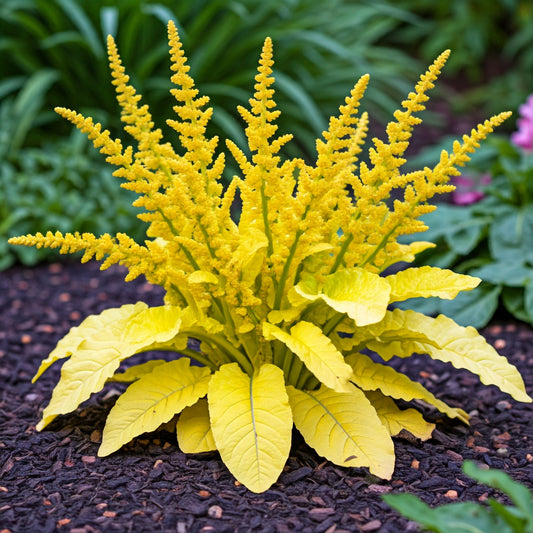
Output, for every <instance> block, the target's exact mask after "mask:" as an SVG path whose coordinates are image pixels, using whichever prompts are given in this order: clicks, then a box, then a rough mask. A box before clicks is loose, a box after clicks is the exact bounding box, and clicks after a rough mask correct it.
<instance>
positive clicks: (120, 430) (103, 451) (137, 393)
mask: <svg viewBox="0 0 533 533" xmlns="http://www.w3.org/2000/svg"><path fill="white" fill-rule="evenodd" d="M210 379H211V372H210V370H209V369H208V368H205V367H198V366H191V364H190V359H188V358H186V357H183V358H181V359H178V360H176V361H171V362H169V363H165V364H163V365H159V366H157V367H156V368H154V370H153V371H152V372H150V373H149V374H145V375H144V376H143V377H142V378H140V379H139V380H138V381H135V382H134V383H132V384H131V385H130V386H129V387H128V388H127V389H126V392H124V394H122V396H120V397H119V399H118V400H117V403H116V404H115V405H114V407H113V408H112V409H111V411H110V413H109V416H108V417H107V421H106V425H105V427H104V431H103V434H102V444H101V445H100V449H99V450H98V455H99V456H100V457H104V456H106V455H109V454H110V453H113V452H114V451H116V450H118V449H119V448H120V447H121V446H122V445H123V444H126V443H127V442H129V441H131V440H132V439H133V438H135V437H137V436H138V435H141V434H142V433H147V432H150V431H154V430H155V429H157V428H158V427H159V426H160V425H161V424H164V423H165V422H168V421H169V420H170V419H171V418H172V417H173V416H174V415H176V414H178V413H180V412H181V411H182V410H183V409H184V408H185V407H187V406H190V405H194V404H195V403H196V402H197V401H198V399H199V398H201V397H202V396H205V395H206V394H207V387H208V384H209V380H210Z"/></svg>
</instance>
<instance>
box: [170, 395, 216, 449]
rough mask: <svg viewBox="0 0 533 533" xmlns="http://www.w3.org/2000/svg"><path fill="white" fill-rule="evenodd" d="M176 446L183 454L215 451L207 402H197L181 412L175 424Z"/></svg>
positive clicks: (202, 400) (203, 400)
mask: <svg viewBox="0 0 533 533" xmlns="http://www.w3.org/2000/svg"><path fill="white" fill-rule="evenodd" d="M176 433H177V436H178V444H179V446H180V449H181V451H182V452H184V453H201V452H210V451H213V450H216V449H217V447H216V444H215V439H214V438H213V432H212V431H211V422H210V421H209V408H208V406H207V400H205V399H201V400H198V401H197V402H196V403H195V404H194V405H191V406H190V407H186V408H185V409H183V411H182V412H181V415H180V417H179V420H178V423H177V424H176Z"/></svg>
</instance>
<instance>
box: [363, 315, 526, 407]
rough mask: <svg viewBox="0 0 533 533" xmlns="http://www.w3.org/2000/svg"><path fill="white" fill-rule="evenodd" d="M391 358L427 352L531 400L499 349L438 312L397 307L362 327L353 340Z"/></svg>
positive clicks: (519, 376) (508, 392)
mask: <svg viewBox="0 0 533 533" xmlns="http://www.w3.org/2000/svg"><path fill="white" fill-rule="evenodd" d="M355 337H357V341H359V342H362V343H363V344H365V345H366V346H367V347H368V348H369V349H370V350H373V351H375V352H377V353H378V354H379V355H380V356H381V357H383V358H384V359H386V360H388V359H390V358H391V357H393V356H394V355H397V356H398V357H409V356H410V355H412V354H414V353H422V354H423V353H427V354H429V355H430V356H431V357H432V358H434V359H439V360H440V361H444V362H446V363H451V364H452V365H453V366H454V367H455V368H465V369H466V370H469V371H470V372H473V373H474V374H477V375H478V376H479V378H480V380H481V382H482V383H484V384H485V385H496V386H497V387H498V388H499V389H500V390H502V391H503V392H506V393H507V394H510V395H511V396H512V397H513V398H514V399H515V400H518V401H521V402H531V401H532V399H531V398H530V397H529V395H528V394H527V393H526V390H525V387H524V381H523V380H522V376H521V375H520V373H519V372H518V370H517V369H516V368H515V367H514V366H513V365H511V364H510V363H509V362H508V361H507V359H506V358H505V357H503V356H501V355H499V354H498V352H496V350H495V349H494V348H493V347H492V346H491V345H490V344H488V343H487V341H486V340H485V339H484V338H483V337H482V336H481V335H480V334H479V333H478V332H477V331H476V330H475V329H474V328H473V327H470V326H468V327H466V328H465V327H462V326H459V325H458V324H456V323H455V322H454V321H453V320H452V319H450V318H448V317H446V316H444V315H439V316H438V317H437V318H431V317H428V316H425V315H423V314H421V313H417V312H415V311H402V310H401V309H395V310H394V311H392V312H387V315H386V316H385V319H384V320H383V321H382V322H380V323H379V324H373V325H371V326H367V327H366V328H359V329H358V330H356V332H355V333H354V340H355Z"/></svg>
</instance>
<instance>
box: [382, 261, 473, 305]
mask: <svg viewBox="0 0 533 533" xmlns="http://www.w3.org/2000/svg"><path fill="white" fill-rule="evenodd" d="M385 279H386V280H387V282H388V283H389V284H390V286H391V295H390V303H392V302H401V301H403V300H407V299H408V298H429V297H431V296H436V297H438V298H443V299H445V300H453V299H454V298H455V297H456V296H457V294H459V292H460V291H469V290H472V289H474V288H475V287H477V286H478V285H479V283H480V282H481V280H480V279H479V278H475V277H473V276H465V275H463V274H456V273H455V272H453V271H452V270H447V269H442V268H436V267H430V266H423V267H420V268H407V269H405V270H402V271H400V272H398V273H397V274H393V275H391V276H387V277H386V278H385Z"/></svg>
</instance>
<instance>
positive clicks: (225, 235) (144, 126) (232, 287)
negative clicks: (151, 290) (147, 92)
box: [10, 22, 508, 334]
mask: <svg viewBox="0 0 533 533" xmlns="http://www.w3.org/2000/svg"><path fill="white" fill-rule="evenodd" d="M168 30H169V45H170V57H171V69H172V71H173V75H172V77H171V80H172V82H173V84H174V85H175V88H173V89H172V90H171V93H172V95H173V96H174V98H175V100H176V105H175V106H174V108H173V109H174V111H175V112H176V115H177V118H176V119H173V120H168V121H167V123H168V125H169V126H171V127H172V128H173V129H174V130H175V131H176V132H177V133H178V136H179V140H180V144H181V147H182V148H183V150H180V151H175V150H174V148H173V147H172V146H171V144H170V143H168V142H164V141H163V135H162V132H161V130H160V129H156V128H154V123H153V121H152V117H151V115H150V113H149V110H148V107H147V106H146V105H140V100H141V96H140V95H138V94H137V93H136V91H135V89H134V88H133V87H132V86H131V85H129V77H128V76H127V74H125V70H124V67H123V66H122V63H121V61H120V57H119V54H118V51H117V48H116V45H115V42H114V41H113V39H112V38H111V37H109V40H108V50H109V61H110V66H111V71H112V76H113V85H114V86H115V89H116V94H117V99H118V102H119V104H120V106H121V119H122V121H123V122H124V124H125V126H124V128H125V131H126V132H128V133H129V134H130V135H131V136H132V137H133V139H134V141H135V148H134V147H132V146H128V147H124V146H123V145H122V142H121V141H120V140H119V139H112V138H111V136H110V134H109V131H107V130H103V131H102V127H101V125H100V124H95V123H94V122H93V121H92V119H91V118H84V117H83V116H82V115H80V114H78V113H75V112H74V111H71V110H68V109H64V108H57V109H56V111H57V112H58V113H59V114H60V115H62V116H64V117H65V118H67V119H68V120H69V121H71V122H72V123H73V124H75V125H76V126H77V127H78V128H79V129H80V130H82V131H84V132H85V133H87V134H88V136H89V138H91V139H92V140H93V143H94V145H95V146H96V147H97V148H99V149H100V151H101V152H102V153H103V154H105V155H106V160H107V161H108V162H109V163H112V164H113V165H116V166H117V167H118V169H117V170H116V171H115V175H116V176H117V177H119V178H123V179H124V180H125V181H124V182H123V183H122V186H123V187H124V188H126V189H130V190H132V191H134V192H136V193H137V194H138V199H137V200H136V201H135V202H134V205H136V206H138V207H140V208H142V210H143V211H142V212H141V213H140V214H139V215H138V216H139V218H140V219H141V220H143V221H145V222H147V223H149V227H148V230H147V235H148V240H146V241H145V243H144V245H141V244H137V243H135V242H134V241H133V240H132V239H130V238H129V237H128V236H127V235H123V234H118V235H117V236H116V237H114V238H112V237H110V236H109V235H103V236H101V237H98V238H97V237H95V236H94V235H92V234H82V235H80V234H78V233H75V234H71V233H68V234H66V235H62V234H61V233H59V232H57V233H54V234H53V233H51V232H48V233H47V234H46V235H42V234H40V233H38V234H36V235H35V236H31V235H28V236H25V237H18V238H14V239H11V241H10V242H11V243H13V244H24V245H35V246H38V247H41V246H47V247H52V248H59V251H60V252H61V253H72V252H76V251H80V250H83V251H84V256H83V261H87V260H89V259H91V258H93V257H94V258H96V259H98V260H100V259H103V258H106V259H105V261H104V263H103V265H102V268H107V267H109V266H110V265H112V264H115V263H119V264H122V265H125V266H126V267H127V268H128V269H129V274H128V277H127V279H128V280H129V279H133V278H135V277H136V276H138V275H140V274H144V275H145V276H146V278H147V280H148V281H149V282H151V283H155V284H159V285H161V286H163V287H164V288H165V289H166V291H167V302H168V303H172V304H176V305H193V306H194V307H195V308H197V309H200V310H206V309H209V312H210V313H211V315H212V316H213V317H215V318H217V319H219V320H220V321H221V322H223V323H225V324H230V325H231V327H229V330H230V331H231V332H235V331H237V332H240V333H243V334H245V333H246V332H248V331H250V330H251V329H253V328H254V327H259V326H260V324H261V322H262V321H263V320H264V319H265V317H266V316H267V314H268V312H269V311H271V310H283V309H285V308H286V307H287V301H288V300H287V298H288V294H289V291H290V290H291V288H292V287H293V286H294V285H295V284H296V283H297V281H298V276H301V275H305V272H308V271H309V272H310V271H312V272H313V273H314V275H315V276H318V279H319V281H320V277H321V276H325V275H327V274H331V273H333V272H335V271H336V270H338V269H340V268H344V267H354V266H359V267H363V268H365V269H367V270H369V271H372V272H378V273H379V272H382V271H383V270H384V269H385V268H386V267H387V266H389V265H390V264H393V263H395V262H397V261H400V260H412V258H413V257H414V254H415V253H417V252H418V251H420V250H421V249H423V248H424V245H423V244H421V243H415V244H414V245H411V246H410V247H408V246H404V245H401V244H399V243H398V242H397V239H398V237H399V236H401V235H403V234H408V233H415V232H419V231H423V230H424V229H425V226H424V224H423V223H422V222H421V221H420V220H418V218H419V217H420V216H421V215H423V214H424V213H427V212H429V211H431V210H432V209H434V207H433V206H431V205H430V204H428V201H429V200H430V199H431V198H432V197H433V196H434V195H435V194H438V193H442V192H447V191H450V190H452V186H451V185H448V183H447V182H448V179H449V177H450V176H452V175H455V174H457V173H458V170H457V167H458V166H461V165H463V164H464V163H465V161H467V160H468V158H469V156H468V154H469V153H471V152H472V151H473V149H474V148H475V147H477V146H478V143H479V141H480V140H481V139H483V138H484V137H486V136H487V134H488V133H489V132H490V131H492V128H494V127H495V126H497V125H498V124H500V123H501V122H502V121H503V120H504V119H505V118H506V117H507V116H508V115H507V114H506V113H502V114H500V115H498V116H496V117H493V118H491V119H490V120H488V121H486V122H485V123H484V124H482V125H480V126H479V127H478V128H477V129H476V130H473V131H472V133H471V135H470V136H466V135H465V136H464V137H463V142H462V143H459V142H457V143H456V144H454V146H453V152H452V153H451V154H449V153H447V152H445V151H443V152H442V154H441V157H440V161H439V162H438V164H437V165H436V166H435V167H434V168H433V169H430V168H424V169H423V170H420V171H417V172H410V173H402V172H401V170H400V169H401V167H402V165H403V164H404V163H405V157H404V155H405V151H406V149H407V147H408V145H409V139H410V137H411V132H412V129H413V127H414V126H415V125H416V124H417V123H419V122H420V119H419V118H418V117H417V116H415V114H416V113H418V112H419V111H421V110H423V109H424V102H425V101H426V100H427V99H428V97H427V94H426V93H427V92H428V90H430V89H431V88H432V87H433V83H434V81H435V80H436V79H437V77H438V75H439V73H440V69H441V68H442V66H443V65H444V63H445V62H446V59H447V57H448V55H449V52H444V53H443V54H442V55H441V56H439V57H438V58H437V60H436V61H435V63H434V64H433V65H432V66H431V67H430V68H429V70H428V71H427V72H426V73H425V74H424V75H423V76H421V78H420V81H419V82H418V83H417V85H416V87H415V89H414V92H412V93H410V94H409V95H408V98H407V99H406V100H405V101H404V102H403V103H402V109H401V110H398V111H397V112H396V113H395V114H394V118H395V121H393V122H391V123H390V124H389V125H388V127H387V137H388V139H387V142H385V141H382V140H379V139H373V147H372V148H371V149H370V150H369V159H368V163H366V162H364V161H363V162H361V163H360V164H358V157H359V154H360V152H361V149H362V144H363V143H364V140H365V137H366V134H367V130H368V116H367V114H366V113H362V114H360V116H359V115H358V110H359V103H360V100H361V98H362V97H363V94H364V92H365V89H366V87H367V85H368V82H369V77H368V76H363V77H362V78H361V79H360V80H359V81H358V82H357V83H356V84H355V86H354V88H353V89H352V91H351V93H350V95H349V96H348V97H347V98H346V100H345V104H344V105H342V106H341V107H340V110H339V111H340V112H339V115H338V116H336V117H332V118H331V119H330V122H329V128H328V130H327V131H326V132H324V134H323V139H322V140H318V141H317V158H316V163H315V164H314V165H310V164H308V163H306V162H304V161H303V160H300V159H289V160H283V159H282V157H281V156H280V149H281V148H282V147H283V145H284V144H285V143H287V142H289V141H290V140H291V138H292V136H291V135H280V136H276V133H277V126H276V124H275V121H276V119H277V117H278V116H279V113H280V112H279V111H278V110H277V109H275V108H276V104H275V101H274V99H273V96H274V90H273V88H272V85H273V83H274V78H273V76H272V65H273V59H272V42H271V40H270V39H269V38H267V39H266V40H265V43H264V46H263V50H262V53H261V59H260V62H259V63H260V64H259V68H258V74H257V76H256V78H255V81H256V83H255V93H254V96H253V98H252V99H250V108H249V109H245V108H243V107H239V112H240V114H241V116H242V117H243V119H244V121H245V122H246V130H245V132H246V137H247V139H248V145H249V149H250V154H251V156H250V157H247V156H246V155H245V154H244V153H243V152H242V151H241V150H240V149H239V148H238V147H237V146H236V145H235V144H234V143H233V142H231V141H229V140H228V141H227V147H228V149H229V150H230V152H231V154H232V155H233V157H234V158H235V159H236V161H237V163H238V165H239V167H240V170H241V172H242V177H241V178H239V177H234V178H233V180H232V181H231V183H230V184H229V186H228V187H227V188H226V190H225V192H224V191H223V186H222V179H221V177H222V173H223V170H224V154H223V153H220V154H219V155H216V148H217V143H218V139H217V138H216V137H214V138H208V137H207V136H206V127H207V124H208V122H209V119H210V118H211V115H212V109H211V108H206V104H207V103H208V98H207V97H205V96H199V95H198V90H197V89H196V88H195V85H194V80H193V79H192V78H191V77H190V75H189V74H188V72H189V66H188V65H187V61H186V58H185V55H184V53H183V50H182V46H181V43H180V40H179V37H178V34H177V31H176V28H175V26H174V24H173V23H172V22H170V23H169V28H168ZM237 192H238V194H239V195H240V198H241V200H242V213H241V215H240V219H239V220H238V221H233V220H232V218H231V216H230V208H231V206H232V203H233V201H234V198H235V196H236V194H237ZM393 197H395V198H396V199H394V200H393V199H392V198H393Z"/></svg>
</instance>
